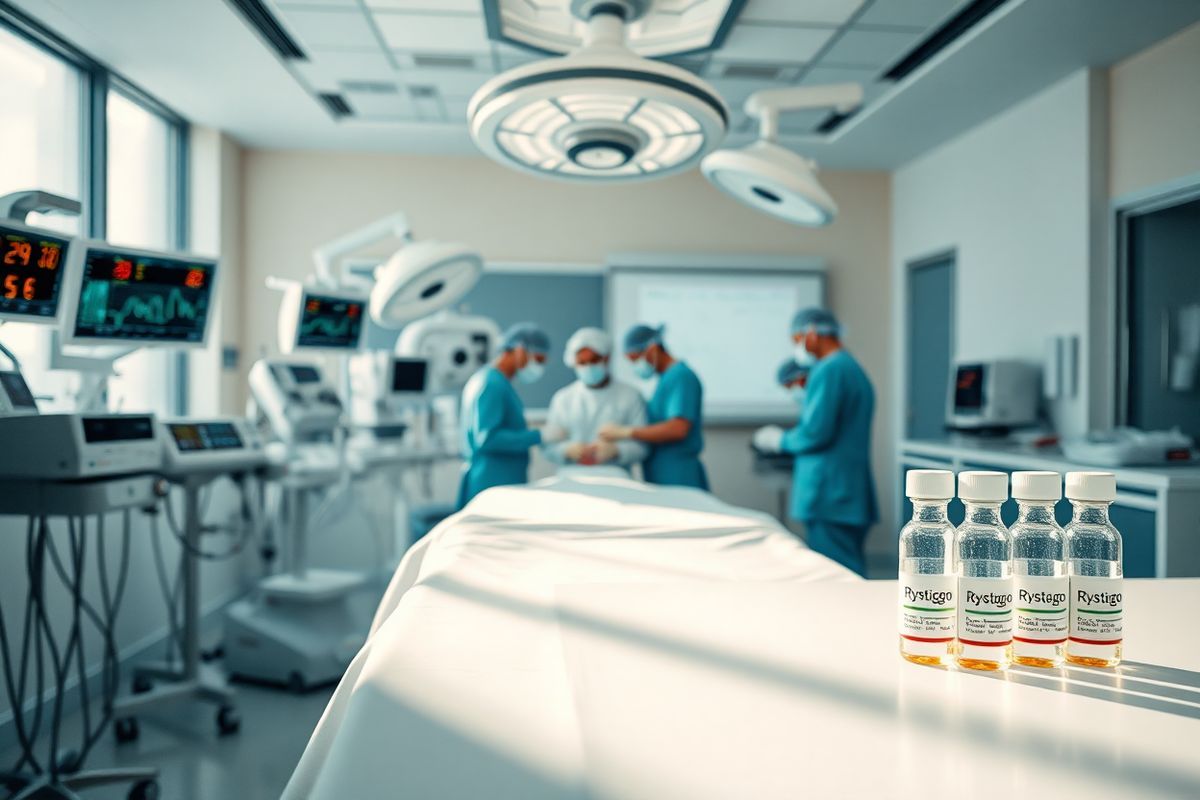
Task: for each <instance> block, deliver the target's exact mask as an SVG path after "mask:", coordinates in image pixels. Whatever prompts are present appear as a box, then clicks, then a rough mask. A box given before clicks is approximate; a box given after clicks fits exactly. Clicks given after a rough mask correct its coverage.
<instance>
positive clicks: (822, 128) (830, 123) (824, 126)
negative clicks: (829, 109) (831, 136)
mask: <svg viewBox="0 0 1200 800" xmlns="http://www.w3.org/2000/svg"><path fill="white" fill-rule="evenodd" d="M857 113H858V109H857V108H856V109H854V110H853V111H847V112H846V113H845V114H842V113H840V112H837V111H835V112H834V113H832V114H830V115H829V116H828V117H826V118H825V119H823V120H822V121H821V124H820V125H818V126H817V131H816V132H817V133H820V134H827V133H833V132H834V131H836V130H837V129H838V128H840V127H842V123H844V122H845V121H846V120H848V119H850V118H851V117H853V116H854V115H855V114H857Z"/></svg>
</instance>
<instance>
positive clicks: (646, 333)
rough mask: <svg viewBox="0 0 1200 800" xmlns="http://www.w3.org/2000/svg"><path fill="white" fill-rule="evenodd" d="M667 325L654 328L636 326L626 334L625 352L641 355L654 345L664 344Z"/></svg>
mask: <svg viewBox="0 0 1200 800" xmlns="http://www.w3.org/2000/svg"><path fill="white" fill-rule="evenodd" d="M665 328H666V326H665V325H659V326H658V327H657V328H652V327H650V326H649V325H634V326H633V327H632V328H630V329H629V332H628V333H626V334H625V352H626V353H640V352H642V351H643V350H645V349H646V348H647V347H649V346H650V345H652V344H659V345H660V344H662V343H663V330H664V329H665Z"/></svg>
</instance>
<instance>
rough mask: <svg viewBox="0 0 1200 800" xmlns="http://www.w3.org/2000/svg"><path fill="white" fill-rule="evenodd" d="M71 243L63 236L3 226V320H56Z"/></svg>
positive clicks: (0, 284) (0, 280)
mask: <svg viewBox="0 0 1200 800" xmlns="http://www.w3.org/2000/svg"><path fill="white" fill-rule="evenodd" d="M69 244H70V239H67V238H65V237H62V236H57V235H54V234H51V233H44V232H42V231H35V230H33V229H32V228H24V227H16V226H12V225H5V224H3V223H0V317H2V316H5V315H12V316H15V317H20V318H22V319H28V320H30V321H35V322H36V321H37V320H38V319H47V320H50V319H54V317H55V316H56V315H57V314H58V298H59V290H60V289H61V287H62V273H63V264H64V263H65V262H66V256H67V246H68V245H69Z"/></svg>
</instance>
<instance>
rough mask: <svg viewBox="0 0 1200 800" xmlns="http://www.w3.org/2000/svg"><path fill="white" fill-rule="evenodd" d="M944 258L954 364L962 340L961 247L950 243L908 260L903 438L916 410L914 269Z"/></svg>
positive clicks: (902, 324)
mask: <svg viewBox="0 0 1200 800" xmlns="http://www.w3.org/2000/svg"><path fill="white" fill-rule="evenodd" d="M944 261H949V262H950V319H949V324H948V325H947V327H948V328H949V329H950V363H951V365H953V363H954V359H955V357H956V356H957V353H958V347H957V344H956V343H957V341H958V337H957V333H958V248H957V247H949V248H946V249H943V250H938V251H936V252H933V253H930V254H929V255H924V256H921V257H919V258H913V259H909V260H907V261H905V262H904V306H903V309H902V311H901V322H900V346H901V348H902V351H903V353H904V369H903V370H902V371H901V378H900V391H901V392H903V399H902V401H901V403H902V405H901V408H902V409H903V410H902V412H901V414H900V426H901V427H900V430H899V431H898V433H899V434H900V439H901V441H905V440H907V439H908V421H909V418H910V415H911V414H912V408H910V407H909V394H908V389H909V385H908V384H909V380H908V379H909V376H910V375H911V374H912V367H913V349H912V342H911V341H909V330H910V325H911V323H912V319H911V312H912V300H913V288H912V284H913V273H914V272H916V271H917V270H919V269H922V268H924V267H930V266H933V265H934V264H940V263H942V262H944Z"/></svg>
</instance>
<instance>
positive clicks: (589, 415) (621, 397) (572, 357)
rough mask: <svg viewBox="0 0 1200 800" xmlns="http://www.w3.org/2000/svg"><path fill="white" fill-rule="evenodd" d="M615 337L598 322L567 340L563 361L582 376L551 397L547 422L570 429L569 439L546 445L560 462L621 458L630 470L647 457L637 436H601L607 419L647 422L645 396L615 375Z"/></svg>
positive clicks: (606, 461)
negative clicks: (613, 438)
mask: <svg viewBox="0 0 1200 800" xmlns="http://www.w3.org/2000/svg"><path fill="white" fill-rule="evenodd" d="M612 347H613V342H612V337H611V336H609V335H608V334H607V333H605V332H604V331H602V330H600V329H599V328H580V329H579V330H577V331H575V333H574V334H572V335H571V338H570V339H569V340H567V348H566V351H565V352H564V353H563V361H565V362H566V364H567V366H568V367H570V368H571V369H573V370H575V375H576V377H577V378H578V379H579V380H577V381H575V382H574V383H572V384H570V385H569V386H566V387H564V388H562V389H559V390H558V391H557V392H555V393H554V397H553V398H551V400H550V414H549V416H548V417H547V419H546V422H547V424H549V425H551V426H554V427H556V428H562V429H564V430H565V431H566V432H567V438H566V441H563V442H559V443H557V444H552V445H547V446H545V447H544V448H543V452H544V453H545V455H546V458H547V459H548V460H550V461H553V462H554V463H556V464H561V465H569V464H579V465H584V466H594V465H598V464H616V465H618V466H621V467H624V468H625V469H626V470H628V469H629V468H630V466H631V465H633V464H635V463H637V462H639V461H642V460H643V459H645V458H646V455H647V453H648V452H649V448H648V447H647V446H646V445H644V444H642V443H641V442H638V441H635V440H633V439H626V440H624V441H618V442H611V441H609V440H607V439H601V438H599V434H600V428H601V427H602V426H603V425H604V424H606V423H610V422H611V423H615V424H617V425H627V426H630V427H634V428H640V427H641V426H643V425H645V424H646V401H645V400H643V399H642V395H641V394H640V393H639V392H638V390H637V389H635V388H633V387H632V386H630V385H629V384H627V383H621V382H620V381H617V380H614V379H613V377H612V371H611V370H610V369H609V358H610V357H611V355H612Z"/></svg>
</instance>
